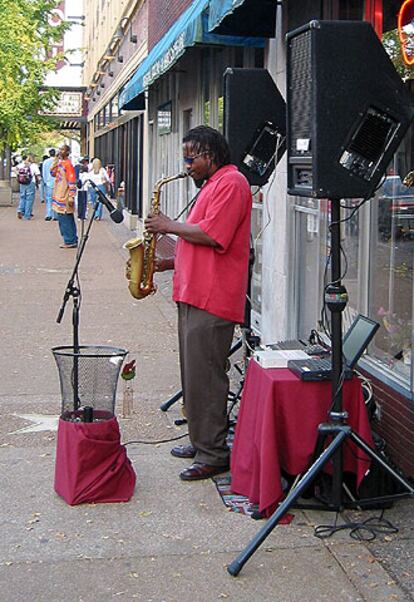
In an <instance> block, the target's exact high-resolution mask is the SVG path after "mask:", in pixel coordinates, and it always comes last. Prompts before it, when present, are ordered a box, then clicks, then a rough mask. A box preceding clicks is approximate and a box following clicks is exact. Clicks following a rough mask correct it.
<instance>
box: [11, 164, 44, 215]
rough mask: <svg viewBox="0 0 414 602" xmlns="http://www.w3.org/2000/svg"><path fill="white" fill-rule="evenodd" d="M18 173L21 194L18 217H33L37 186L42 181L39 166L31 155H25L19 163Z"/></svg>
mask: <svg viewBox="0 0 414 602" xmlns="http://www.w3.org/2000/svg"><path fill="white" fill-rule="evenodd" d="M16 173H17V181H18V183H19V194H20V198H19V206H18V207H17V217H18V218H19V219H22V218H23V219H26V220H29V219H32V217H33V204H34V200H35V194H36V187H37V186H38V185H39V182H40V171H39V167H38V165H37V164H36V163H34V162H33V158H32V156H31V155H23V157H22V161H21V163H19V164H18V165H17V169H16Z"/></svg>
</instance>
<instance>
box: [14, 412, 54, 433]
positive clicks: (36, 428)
mask: <svg viewBox="0 0 414 602" xmlns="http://www.w3.org/2000/svg"><path fill="white" fill-rule="evenodd" d="M14 416H18V418H23V420H28V421H29V422H34V424H29V425H28V426H24V427H23V428H21V429H18V430H17V431H13V432H12V433H9V435H20V434H22V433H39V432H41V431H57V427H58V422H59V416H53V415H51V414H14Z"/></svg>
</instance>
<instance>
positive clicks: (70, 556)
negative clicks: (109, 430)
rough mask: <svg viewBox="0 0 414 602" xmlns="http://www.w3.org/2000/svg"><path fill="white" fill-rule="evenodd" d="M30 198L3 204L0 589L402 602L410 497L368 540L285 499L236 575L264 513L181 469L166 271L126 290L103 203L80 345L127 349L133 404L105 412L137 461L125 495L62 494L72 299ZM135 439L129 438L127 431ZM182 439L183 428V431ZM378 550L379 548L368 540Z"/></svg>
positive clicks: (91, 600)
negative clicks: (23, 207) (278, 520)
mask: <svg viewBox="0 0 414 602" xmlns="http://www.w3.org/2000/svg"><path fill="white" fill-rule="evenodd" d="M43 207H44V205H40V204H39V201H38V200H36V203H35V215H34V219H33V220H31V221H28V222H26V221H22V220H17V219H16V209H15V207H0V240H1V259H0V287H1V289H0V290H1V295H0V326H1V333H2V355H1V377H2V378H1V389H0V401H1V404H0V412H1V421H0V434H1V436H0V471H1V472H0V474H1V483H2V487H1V490H0V504H1V508H2V512H1V540H0V588H1V592H2V593H1V600H2V602H23V601H25V602H26V601H28V600H30V601H33V602H41V601H43V600H47V601H48V602H97V601H98V600H99V601H100V602H109V601H113V600H121V601H123V600H125V601H129V600H139V601H142V602H193V601H194V600H200V601H201V602H213V601H217V600H227V599H228V600H234V601H237V602H251V601H252V600H261V601H262V600H263V601H269V602H270V601H272V602H273V601H275V600H278V601H280V602H296V601H298V602H299V601H301V602H303V601H308V600H313V601H315V602H319V601H323V600H338V601H341V602H357V601H361V602H374V601H376V602H388V601H397V602H403V601H407V600H412V599H414V598H413V597H412V596H413V594H414V586H413V581H414V579H413V575H412V558H413V555H414V547H413V529H412V525H413V515H414V510H413V505H412V501H405V502H401V503H400V504H398V507H396V508H395V509H393V510H392V511H390V512H389V513H387V515H386V516H387V518H389V520H392V521H394V522H395V523H396V524H397V526H399V527H400V528H401V529H402V531H401V533H399V534H396V535H379V536H378V538H377V540H376V541H375V542H374V543H373V544H370V545H366V544H364V543H360V542H358V541H355V540H353V539H351V538H350V537H349V533H348V532H347V531H344V532H341V533H338V534H336V535H334V536H333V537H332V538H331V539H329V540H320V539H317V538H315V537H314V536H313V527H314V526H315V525H318V524H321V523H324V524H331V523H332V522H333V520H334V516H333V515H332V514H330V513H320V512H304V511H298V510H294V511H293V513H294V515H295V517H294V520H293V522H292V523H291V524H290V525H280V526H278V527H277V528H276V529H274V531H273V532H272V533H271V535H270V536H269V537H268V538H267V540H266V542H265V543H264V544H263V546H262V547H260V548H259V550H257V551H256V552H255V554H254V555H253V556H252V558H251V559H250V560H249V561H248V562H247V564H246V565H245V567H244V568H243V570H242V572H241V573H240V575H239V576H238V577H237V578H234V577H231V576H230V575H229V574H228V573H227V570H226V566H227V565H228V564H229V563H230V562H231V561H232V560H233V559H234V558H235V557H236V556H237V555H238V553H239V552H240V551H241V550H243V549H244V547H245V546H246V544H247V543H248V542H249V541H250V540H251V539H252V537H254V536H255V535H256V533H257V531H258V529H259V528H260V527H261V526H262V524H263V523H262V522H256V521H254V520H252V519H251V518H248V517H247V516H244V515H241V514H237V513H234V512H229V511H228V510H227V509H226V507H225V506H224V504H223V502H222V500H221V498H220V496H219V495H218V493H217V490H216V487H215V485H214V483H213V481H212V480H208V481H204V482H198V483H183V482H181V481H180V479H179V478H178V473H179V471H180V469H182V468H183V467H184V466H185V465H186V461H184V460H179V459H176V458H173V457H172V456H171V455H170V453H169V451H170V448H171V446H172V444H171V443H153V444H151V443H150V442H157V441H163V440H168V439H173V438H174V437H179V436H181V435H184V434H185V433H186V428H185V426H176V425H175V422H174V421H175V420H176V419H177V418H181V413H180V407H179V404H174V405H173V406H172V408H171V409H170V410H169V411H168V412H161V411H160V410H159V406H160V403H162V402H163V401H165V400H166V399H168V398H170V397H171V395H173V394H174V393H175V392H176V391H177V390H178V389H179V388H180V385H179V370H178V354H177V341H176V323H175V321H176V316H175V307H174V304H173V303H172V301H171V299H170V276H169V275H168V274H162V275H158V282H159V285H160V286H159V291H158V292H157V293H156V294H155V295H154V296H152V297H150V298H147V299H145V300H142V301H136V300H134V299H133V298H132V297H131V296H130V294H129V292H128V287H127V281H126V279H125V277H124V266H125V260H126V258H127V254H126V251H124V250H123V249H122V244H123V242H125V241H126V240H127V239H128V238H131V237H132V234H131V232H129V231H128V230H127V229H126V228H125V226H124V225H122V224H121V225H116V224H113V223H112V222H111V221H110V220H109V218H108V214H107V213H106V214H105V218H104V220H103V221H101V222H97V223H94V224H93V227H92V229H91V233H90V237H89V240H88V243H87V246H86V250H85V253H84V256H83V258H82V261H81V265H80V282H81V290H82V304H81V310H80V342H81V344H93V345H102V344H103V345H113V346H116V347H121V348H124V349H127V350H128V351H129V359H132V358H135V359H136V362H137V377H136V379H135V380H134V381H133V386H134V391H135V399H134V413H133V415H132V416H131V417H130V418H121V412H122V403H121V402H122V386H123V383H122V382H120V383H119V387H118V395H117V415H118V419H119V423H120V429H121V436H122V441H123V442H124V443H128V445H127V453H128V456H129V458H130V459H131V461H132V463H133V466H134V469H135V471H136V474H137V484H136V489H135V493H134V496H133V497H132V499H131V501H130V502H128V503H124V504H96V505H94V504H84V505H79V506H73V507H71V506H69V505H67V504H66V503H65V502H64V500H63V499H61V498H59V497H58V496H57V494H56V493H55V492H54V488H53V482H54V468H55V446H56V430H55V429H56V422H57V417H58V415H59V413H60V402H61V398H60V388H59V378H58V372H57V368H56V365H55V362H54V359H53V356H52V353H51V348H52V347H54V346H60V345H70V344H71V343H72V301H71V300H69V303H68V304H67V306H66V311H65V315H64V318H63V320H62V323H61V324H57V322H56V317H57V315H58V312H59V308H60V306H61V303H62V298H63V294H64V291H65V286H66V283H67V281H68V279H69V277H70V275H71V273H72V268H73V264H74V260H75V253H76V252H75V251H74V250H71V249H65V250H63V249H59V248H58V247H59V244H60V242H61V238H60V235H59V233H58V227H57V224H56V223H54V222H45V221H44V219H43V217H44V209H43ZM132 441H140V442H137V443H129V442H132ZM183 441H184V442H186V439H185V438H184V439H183ZM374 553H375V555H374Z"/></svg>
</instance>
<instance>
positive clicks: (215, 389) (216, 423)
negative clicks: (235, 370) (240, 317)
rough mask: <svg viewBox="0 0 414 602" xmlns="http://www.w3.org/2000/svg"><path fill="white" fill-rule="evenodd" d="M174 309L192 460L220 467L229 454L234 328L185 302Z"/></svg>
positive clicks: (224, 463)
mask: <svg viewBox="0 0 414 602" xmlns="http://www.w3.org/2000/svg"><path fill="white" fill-rule="evenodd" d="M177 306H178V339H179V348H180V367H181V383H182V389H183V400H184V409H185V413H186V417H187V421H188V432H189V436H190V441H191V443H192V445H193V446H194V447H195V449H196V456H195V459H194V461H195V462H201V463H204V464H210V465H212V466H224V465H226V464H227V463H228V462H229V455H230V452H229V448H228V446H227V443H226V436H227V428H228V424H227V398H228V392H229V379H228V376H227V373H226V360H227V357H228V354H229V351H230V347H231V342H232V339H233V333H234V326H235V325H234V323H233V322H229V321H228V320H223V319H222V318H218V317H217V316H213V315H212V314H209V313H207V312H206V311H203V310H201V309H198V308H197V307H193V306H192V305H187V304H186V303H178V304H177Z"/></svg>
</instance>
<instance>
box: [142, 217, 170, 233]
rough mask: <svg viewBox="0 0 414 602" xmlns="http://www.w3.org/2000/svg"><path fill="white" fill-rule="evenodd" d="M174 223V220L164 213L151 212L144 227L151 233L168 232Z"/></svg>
mask: <svg viewBox="0 0 414 602" xmlns="http://www.w3.org/2000/svg"><path fill="white" fill-rule="evenodd" d="M173 224H174V220H172V219H170V218H169V217H167V216H166V215H164V214H163V213H161V212H159V213H157V214H156V215H155V214H153V213H150V214H149V215H148V217H147V218H146V219H145V220H144V227H145V230H147V232H150V233H151V234H167V232H171V231H172V230H171V226H172V225H173Z"/></svg>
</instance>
